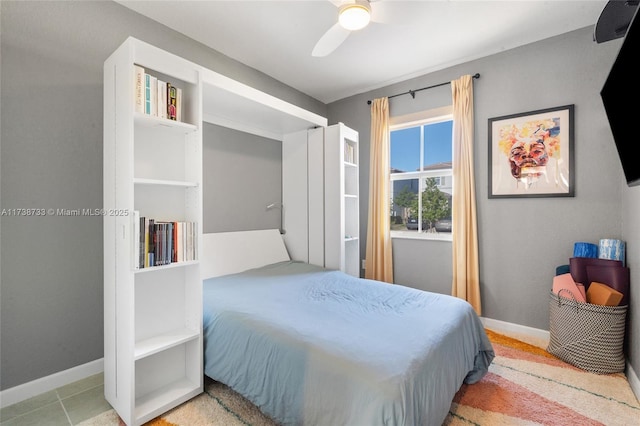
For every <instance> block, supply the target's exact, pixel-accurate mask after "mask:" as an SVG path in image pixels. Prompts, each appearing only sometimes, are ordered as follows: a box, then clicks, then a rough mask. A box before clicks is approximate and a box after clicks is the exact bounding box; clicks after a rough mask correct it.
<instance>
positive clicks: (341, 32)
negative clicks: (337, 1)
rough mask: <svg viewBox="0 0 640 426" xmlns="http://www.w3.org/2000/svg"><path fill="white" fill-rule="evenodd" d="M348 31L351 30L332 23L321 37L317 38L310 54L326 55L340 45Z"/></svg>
mask: <svg viewBox="0 0 640 426" xmlns="http://www.w3.org/2000/svg"><path fill="white" fill-rule="evenodd" d="M350 33H351V31H349V30H345V29H344V28H342V27H341V26H340V24H338V23H336V24H334V25H333V26H332V27H331V28H329V30H328V31H327V32H326V33H324V35H323V36H322V37H320V40H318V42H317V43H316V45H315V47H314V48H313V51H312V52H311V56H316V57H322V56H327V55H328V54H329V53H331V52H333V51H334V50H335V49H336V48H337V47H338V46H340V45H341V44H342V42H343V41H345V40H346V38H347V37H348V36H349V34H350Z"/></svg>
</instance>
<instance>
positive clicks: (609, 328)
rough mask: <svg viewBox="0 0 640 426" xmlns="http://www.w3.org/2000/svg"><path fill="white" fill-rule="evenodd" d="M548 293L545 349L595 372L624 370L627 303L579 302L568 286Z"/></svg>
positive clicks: (605, 372) (603, 372)
mask: <svg viewBox="0 0 640 426" xmlns="http://www.w3.org/2000/svg"><path fill="white" fill-rule="evenodd" d="M563 292H566V293H568V294H567V295H566V296H568V297H570V298H568V297H560V296H558V295H556V294H554V293H553V292H551V293H550V296H551V299H550V301H549V333H550V339H549V346H548V347H547V352H549V353H551V354H553V355H555V356H557V357H558V358H560V359H561V360H563V361H565V362H568V363H569V364H572V365H574V366H576V367H578V368H582V369H583V370H587V371H590V372H592V373H597V374H608V373H619V372H622V371H624V367H625V359H624V352H623V345H624V330H625V320H626V315H627V306H626V305H625V306H601V305H593V304H591V303H582V302H578V301H577V300H575V298H573V295H572V294H571V292H570V291H568V290H564V289H563V290H560V294H561V295H564V294H563Z"/></svg>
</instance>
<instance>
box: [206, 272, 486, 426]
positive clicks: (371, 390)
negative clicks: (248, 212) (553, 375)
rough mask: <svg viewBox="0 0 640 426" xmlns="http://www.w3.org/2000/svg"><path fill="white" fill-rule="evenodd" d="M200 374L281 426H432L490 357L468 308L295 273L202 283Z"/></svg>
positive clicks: (337, 277) (337, 276) (449, 300)
mask: <svg viewBox="0 0 640 426" xmlns="http://www.w3.org/2000/svg"><path fill="white" fill-rule="evenodd" d="M203 327H204V346H205V353H204V363H205V365H204V371H205V374H206V375H207V376H209V377H211V378H212V379H214V380H217V381H220V382H222V383H225V384H227V385H228V386H230V387H231V388H232V389H234V390H236V391H237V392H239V393H240V394H242V395H244V396H245V397H246V398H247V399H249V400H250V401H252V402H253V403H254V404H255V405H257V406H258V407H259V408H260V409H261V411H262V412H263V413H265V414H267V415H269V416H270V417H271V418H273V419H274V420H275V421H277V422H278V423H280V424H283V425H330V426H338V425H363V426H364V425H366V426H372V425H407V426H413V425H437V426H440V425H441V424H442V422H443V420H444V419H445V417H446V416H447V413H448V410H449V407H450V405H451V401H452V399H453V396H454V395H455V393H456V392H457V390H458V389H459V388H460V385H461V384H462V383H463V382H464V383H475V382H476V381H478V380H480V379H481V378H482V377H483V376H484V375H485V373H486V372H487V370H488V368H489V364H490V363H491V361H492V360H493V357H494V352H493V348H492V346H491V343H490V342H489V340H488V338H487V336H486V334H485V331H484V328H483V326H482V324H481V322H480V320H479V318H478V316H477V315H476V313H475V311H474V310H473V309H472V307H471V306H470V305H469V304H468V303H467V302H465V301H463V300H461V299H458V298H455V297H452V296H446V295H442V294H436V293H430V292H425V291H421V290H416V289H412V288H408V287H403V286H399V285H390V284H386V283H382V282H377V281H372V280H365V279H359V278H354V277H352V276H350V275H347V274H344V273H342V272H340V271H334V270H327V269H323V268H320V267H317V266H313V265H309V264H306V263H301V262H295V261H289V262H280V263H276V264H273V265H268V266H266V267H262V268H257V269H252V270H249V271H246V272H243V273H240V274H234V275H226V276H223V277H217V278H211V279H208V280H205V281H204V323H203Z"/></svg>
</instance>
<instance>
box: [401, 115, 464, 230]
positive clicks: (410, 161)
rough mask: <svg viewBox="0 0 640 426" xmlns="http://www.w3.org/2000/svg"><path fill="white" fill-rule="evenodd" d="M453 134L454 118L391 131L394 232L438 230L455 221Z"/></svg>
mask: <svg viewBox="0 0 640 426" xmlns="http://www.w3.org/2000/svg"><path fill="white" fill-rule="evenodd" d="M452 131H453V121H452V120H451V119H450V118H447V119H445V120H441V121H435V122H433V121H432V122H429V123H426V124H421V125H415V126H412V127H405V128H399V129H396V130H392V131H391V141H390V142H391V153H390V154H391V155H390V158H391V164H390V172H391V230H405V231H406V230H408V231H434V227H435V225H436V222H438V221H439V220H441V219H450V218H451V197H452V195H453V194H452V190H453V185H452V183H453V182H452V157H453V149H452ZM418 194H421V196H418ZM438 227H439V226H438ZM441 229H444V228H441ZM449 230H450V228H449ZM445 231H446V229H445Z"/></svg>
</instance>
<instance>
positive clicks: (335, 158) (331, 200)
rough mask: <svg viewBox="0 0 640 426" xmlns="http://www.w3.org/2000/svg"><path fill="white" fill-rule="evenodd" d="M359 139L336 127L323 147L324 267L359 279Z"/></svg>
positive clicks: (327, 132) (355, 133) (355, 134)
mask: <svg viewBox="0 0 640 426" xmlns="http://www.w3.org/2000/svg"><path fill="white" fill-rule="evenodd" d="M358 141H359V135H358V132H357V131H355V130H353V129H350V128H349V127H347V126H345V125H344V124H343V123H338V124H335V125H332V126H329V127H327V129H326V132H325V144H324V168H325V173H324V181H325V187H324V193H325V208H324V210H325V219H324V232H325V237H324V238H325V245H324V247H325V266H326V267H328V268H333V269H339V270H341V271H343V272H346V273H347V274H350V275H353V276H355V277H359V276H360V260H359V258H360V213H359V210H360V204H359V203H360V200H359V187H360V186H359V171H358V163H359V147H358Z"/></svg>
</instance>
